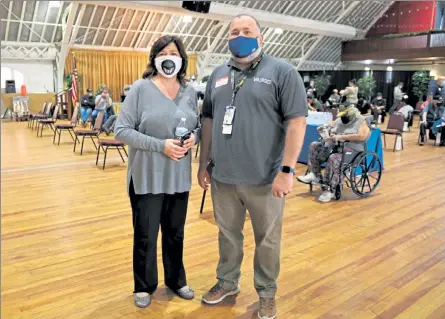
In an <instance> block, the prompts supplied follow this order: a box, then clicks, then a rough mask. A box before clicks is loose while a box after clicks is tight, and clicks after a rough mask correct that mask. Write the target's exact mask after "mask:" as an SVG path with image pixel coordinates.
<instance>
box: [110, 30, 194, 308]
mask: <svg viewBox="0 0 445 319" xmlns="http://www.w3.org/2000/svg"><path fill="white" fill-rule="evenodd" d="M186 70H187V53H186V50H185V48H184V44H183V43H182V40H181V39H179V38H178V37H175V36H170V35H165V36H163V37H161V38H159V39H157V40H156V41H155V42H154V44H153V45H152V47H151V51H150V56H149V64H148V66H147V70H146V71H145V72H144V74H143V75H142V78H143V79H141V80H138V81H136V82H135V83H134V84H133V85H132V86H131V90H130V92H129V94H128V95H127V97H126V98H125V102H124V105H123V107H122V110H121V111H120V112H119V116H118V118H117V120H116V125H115V133H114V134H115V138H116V139H118V140H120V141H122V142H124V143H125V144H127V145H128V146H129V160H128V163H129V164H128V173H127V187H128V193H129V196H130V203H131V209H132V211H133V228H134V243H133V275H134V303H135V304H136V306H138V307H141V308H144V307H148V305H149V304H150V302H151V295H152V294H153V293H154V292H155V290H156V288H157V286H158V270H157V252H156V247H157V241H158V232H159V226H161V231H162V261H163V264H164V280H165V284H166V286H167V287H168V288H170V289H171V290H172V291H173V292H174V293H176V294H177V295H178V296H179V297H181V298H183V299H186V300H190V299H193V298H194V296H195V294H194V292H193V290H192V289H191V288H190V286H188V285H187V279H186V274H185V268H184V263H183V246H184V225H185V220H186V215H187V206H188V199H189V191H190V188H191V185H192V184H191V183H192V166H191V164H192V162H191V153H192V152H190V151H189V150H190V149H191V147H192V146H193V145H195V144H196V143H197V142H198V141H199V138H200V123H199V114H198V106H197V103H196V92H195V90H194V89H193V88H192V87H191V85H188V84H187V83H186V81H185V78H184V77H185V74H186ZM183 119H185V125H186V129H187V130H188V131H189V132H190V133H191V134H190V137H188V138H186V137H185V136H187V135H188V134H186V135H182V136H183V137H184V141H183V143H182V141H181V140H182V139H181V140H179V139H178V137H177V136H175V130H176V128H178V126H179V125H183V124H184V120H183Z"/></svg>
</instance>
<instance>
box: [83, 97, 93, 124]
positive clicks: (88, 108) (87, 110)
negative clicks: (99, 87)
mask: <svg viewBox="0 0 445 319" xmlns="http://www.w3.org/2000/svg"><path fill="white" fill-rule="evenodd" d="M93 109H94V96H93V90H92V89H87V94H84V95H82V98H81V99H80V120H81V123H82V124H83V126H86V124H87V121H88V118H89V117H90V115H91V113H92V112H93Z"/></svg>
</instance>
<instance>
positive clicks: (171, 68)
mask: <svg viewBox="0 0 445 319" xmlns="http://www.w3.org/2000/svg"><path fill="white" fill-rule="evenodd" d="M155 67H156V70H157V71H158V72H159V73H160V74H161V75H162V76H164V77H166V78H172V77H175V76H176V74H178V73H179V71H180V70H181V67H182V58H181V57H179V56H176V55H164V56H159V57H157V58H156V59H155Z"/></svg>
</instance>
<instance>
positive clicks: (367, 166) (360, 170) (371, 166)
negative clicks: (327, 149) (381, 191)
mask: <svg viewBox="0 0 445 319" xmlns="http://www.w3.org/2000/svg"><path fill="white" fill-rule="evenodd" d="M353 144H361V145H363V148H364V150H363V151H357V150H355V149H354V148H353ZM353 144H352V143H351V142H348V141H345V142H337V145H336V146H337V152H336V153H341V154H342V159H341V163H340V172H339V174H340V184H339V185H338V186H337V187H336V189H335V190H334V194H335V199H336V200H340V199H341V197H342V194H343V189H344V186H343V182H345V184H346V186H347V187H348V188H350V189H351V190H352V192H353V193H354V194H356V195H357V196H359V197H368V196H369V195H371V194H372V193H373V192H374V191H375V190H376V189H377V187H378V186H379V183H380V180H381V178H382V171H383V169H382V162H381V161H380V158H379V157H378V155H377V154H376V153H375V152H372V151H368V150H367V147H366V142H354V143H353ZM306 173H307V172H306ZM313 186H314V185H313V184H312V183H311V184H309V191H310V192H312V190H313ZM320 186H321V187H322V189H329V188H330V186H328V185H324V184H323V183H320Z"/></svg>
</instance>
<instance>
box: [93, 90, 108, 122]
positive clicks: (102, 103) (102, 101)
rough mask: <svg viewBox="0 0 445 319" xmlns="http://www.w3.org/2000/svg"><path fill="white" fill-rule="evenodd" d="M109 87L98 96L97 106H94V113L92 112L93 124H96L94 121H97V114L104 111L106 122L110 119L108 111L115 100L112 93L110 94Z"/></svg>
mask: <svg viewBox="0 0 445 319" xmlns="http://www.w3.org/2000/svg"><path fill="white" fill-rule="evenodd" d="M108 92H109V91H108V88H103V89H102V93H101V94H99V95H98V96H96V102H95V105H96V107H95V108H94V111H93V113H91V124H92V125H93V126H94V123H95V122H96V118H97V115H98V114H99V112H103V113H104V123H105V122H106V121H107V119H108V113H107V109H108V108H110V107H111V105H112V104H113V100H112V99H111V97H110V95H109V94H108Z"/></svg>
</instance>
